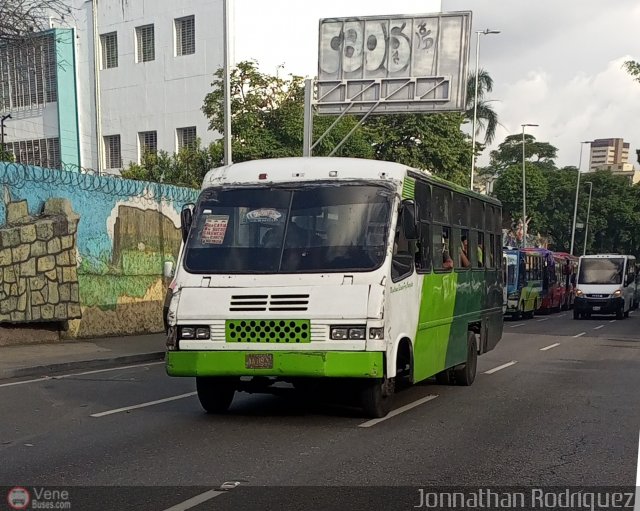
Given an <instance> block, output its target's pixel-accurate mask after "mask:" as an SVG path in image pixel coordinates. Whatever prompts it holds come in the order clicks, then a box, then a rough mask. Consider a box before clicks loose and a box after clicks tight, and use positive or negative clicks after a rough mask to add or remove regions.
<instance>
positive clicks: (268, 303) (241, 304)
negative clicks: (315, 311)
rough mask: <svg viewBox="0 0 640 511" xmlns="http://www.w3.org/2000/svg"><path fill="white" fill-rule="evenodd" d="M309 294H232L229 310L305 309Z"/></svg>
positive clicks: (307, 306) (307, 305)
mask: <svg viewBox="0 0 640 511" xmlns="http://www.w3.org/2000/svg"><path fill="white" fill-rule="evenodd" d="M308 308H309V295H234V296H232V297H231V304H230V305H229V310H230V311H231V312H240V311H249V312H265V311H306V310H307V309H308Z"/></svg>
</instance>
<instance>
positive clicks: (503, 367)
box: [484, 360, 518, 374]
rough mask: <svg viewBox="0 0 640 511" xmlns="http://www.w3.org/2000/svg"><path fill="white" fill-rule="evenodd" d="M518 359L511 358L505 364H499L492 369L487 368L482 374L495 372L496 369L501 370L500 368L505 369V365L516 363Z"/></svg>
mask: <svg viewBox="0 0 640 511" xmlns="http://www.w3.org/2000/svg"><path fill="white" fill-rule="evenodd" d="M517 363H518V361H517V360H512V361H511V362H507V363H506V364H502V365H501V366H498V367H494V368H493V369H489V370H488V371H485V372H484V374H493V373H497V372H498V371H501V370H502V369H506V368H507V367H510V366H512V365H514V364H517Z"/></svg>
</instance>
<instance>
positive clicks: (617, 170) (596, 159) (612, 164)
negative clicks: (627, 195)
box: [589, 138, 640, 184]
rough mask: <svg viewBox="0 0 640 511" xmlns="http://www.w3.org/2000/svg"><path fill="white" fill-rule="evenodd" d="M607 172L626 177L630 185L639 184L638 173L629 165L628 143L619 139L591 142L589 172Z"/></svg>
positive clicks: (602, 139) (639, 177) (639, 172)
mask: <svg viewBox="0 0 640 511" xmlns="http://www.w3.org/2000/svg"><path fill="white" fill-rule="evenodd" d="M596 170H608V171H609V172H611V173H612V174H614V175H618V176H622V177H626V178H627V179H629V181H630V183H631V184H635V183H637V182H640V171H637V170H636V169H635V167H634V166H633V163H629V143H628V142H625V141H624V140H623V139H621V138H600V139H597V140H594V141H593V142H591V154H590V158H589V172H595V171H596Z"/></svg>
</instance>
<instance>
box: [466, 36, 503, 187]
mask: <svg viewBox="0 0 640 511" xmlns="http://www.w3.org/2000/svg"><path fill="white" fill-rule="evenodd" d="M499 33H500V31H499V30H490V29H488V28H485V29H484V30H477V31H476V35H477V41H476V84H475V95H474V100H473V128H472V134H471V187H470V189H471V190H473V174H474V171H475V168H476V122H477V117H478V71H479V68H478V65H479V62H480V34H484V35H488V34H499Z"/></svg>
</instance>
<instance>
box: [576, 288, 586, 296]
mask: <svg viewBox="0 0 640 511" xmlns="http://www.w3.org/2000/svg"><path fill="white" fill-rule="evenodd" d="M583 294H584V293H583V292H582V290H581V289H576V296H582V295H583Z"/></svg>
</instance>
